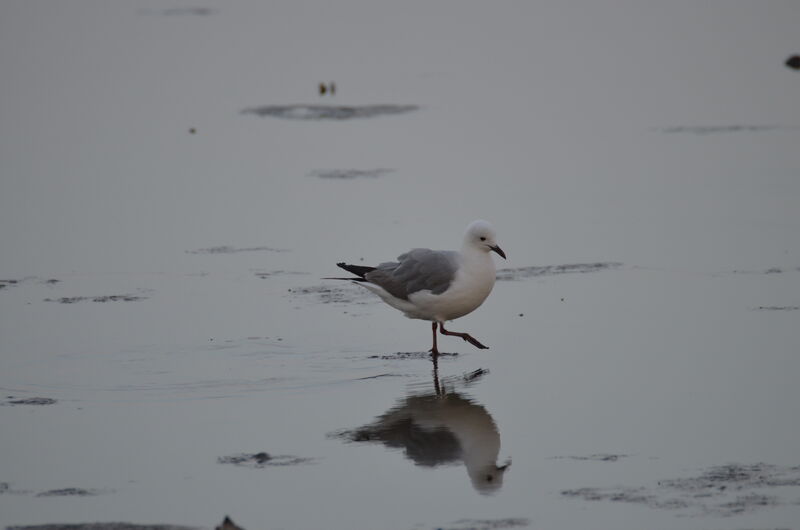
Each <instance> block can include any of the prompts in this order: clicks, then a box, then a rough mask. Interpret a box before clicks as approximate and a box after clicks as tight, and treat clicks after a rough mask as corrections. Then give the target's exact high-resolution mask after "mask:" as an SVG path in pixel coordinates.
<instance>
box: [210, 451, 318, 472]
mask: <svg viewBox="0 0 800 530" xmlns="http://www.w3.org/2000/svg"><path fill="white" fill-rule="evenodd" d="M313 461H314V459H313V458H308V457H301V456H294V455H271V454H269V453H266V452H263V451H262V452H260V453H255V454H249V453H242V454H238V455H231V456H221V457H219V458H217V462H218V463H220V464H233V465H235V466H242V467H250V468H255V469H261V468H264V467H267V466H275V467H283V466H296V465H298V464H310V463H312V462H313Z"/></svg>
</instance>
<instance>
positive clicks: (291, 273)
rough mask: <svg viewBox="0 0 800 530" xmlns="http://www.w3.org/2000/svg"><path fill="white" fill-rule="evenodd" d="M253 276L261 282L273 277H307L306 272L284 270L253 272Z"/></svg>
mask: <svg viewBox="0 0 800 530" xmlns="http://www.w3.org/2000/svg"><path fill="white" fill-rule="evenodd" d="M253 274H255V276H256V277H257V278H261V279H262V280H266V279H267V278H272V277H273V276H306V275H308V273H307V272H300V271H285V270H278V271H253Z"/></svg>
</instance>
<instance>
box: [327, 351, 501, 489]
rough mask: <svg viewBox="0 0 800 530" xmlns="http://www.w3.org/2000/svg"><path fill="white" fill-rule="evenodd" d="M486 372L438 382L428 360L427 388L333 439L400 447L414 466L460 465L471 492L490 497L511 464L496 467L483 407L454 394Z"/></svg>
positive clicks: (493, 438)
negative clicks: (430, 382) (430, 372)
mask: <svg viewBox="0 0 800 530" xmlns="http://www.w3.org/2000/svg"><path fill="white" fill-rule="evenodd" d="M487 373H488V371H486V370H482V369H481V370H476V371H474V372H470V373H468V374H465V375H463V376H460V377H448V378H444V379H442V380H440V379H439V373H438V363H437V361H436V359H434V360H433V389H431V388H430V387H429V386H428V385H426V388H425V389H423V390H422V391H416V392H414V391H412V393H411V394H409V395H408V396H406V397H405V398H403V399H401V400H400V401H399V402H398V403H397V405H395V406H394V407H392V408H391V409H389V410H388V411H387V412H386V413H384V414H382V415H381V416H378V417H377V418H376V419H375V421H373V422H372V423H370V424H368V425H365V426H363V427H359V428H357V429H353V430H347V431H342V432H340V433H339V434H338V436H341V437H342V438H344V439H346V440H349V441H352V442H372V443H381V444H383V445H385V446H387V447H391V448H396V449H403V452H404V453H405V456H406V457H407V458H409V459H410V460H412V461H413V462H414V463H415V464H416V465H418V466H424V467H436V466H440V465H453V464H459V463H463V464H464V465H465V466H466V468H467V474H468V475H469V478H470V481H471V482H472V486H473V487H474V488H475V490H476V491H478V492H479V493H481V494H484V495H486V494H493V493H496V492H497V491H498V490H499V489H500V488H501V487H502V485H503V475H504V474H505V472H506V471H507V470H508V468H509V466H510V465H511V461H510V460H509V461H508V462H507V463H505V464H503V465H497V457H498V453H499V452H500V433H499V432H498V430H497V426H496V425H495V423H494V420H493V419H492V416H491V415H490V414H489V412H488V411H487V410H486V408H485V407H484V406H483V405H480V404H478V403H476V402H475V401H474V400H473V399H471V398H469V397H467V396H466V395H464V394H462V393H459V392H457V391H456V390H455V389H456V388H459V387H466V386H469V385H472V384H474V383H476V382H477V381H478V380H480V379H481V378H482V377H483V376H484V375H486V374H487Z"/></svg>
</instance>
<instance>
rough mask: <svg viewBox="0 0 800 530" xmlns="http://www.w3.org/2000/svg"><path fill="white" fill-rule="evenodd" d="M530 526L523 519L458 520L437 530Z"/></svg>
mask: <svg viewBox="0 0 800 530" xmlns="http://www.w3.org/2000/svg"><path fill="white" fill-rule="evenodd" d="M530 524H531V522H530V520H529V519H526V518H524V517H507V518H505V519H459V520H458V521H455V522H453V523H451V525H452V526H451V525H448V526H444V527H437V530H501V529H503V528H524V527H527V526H529V525H530Z"/></svg>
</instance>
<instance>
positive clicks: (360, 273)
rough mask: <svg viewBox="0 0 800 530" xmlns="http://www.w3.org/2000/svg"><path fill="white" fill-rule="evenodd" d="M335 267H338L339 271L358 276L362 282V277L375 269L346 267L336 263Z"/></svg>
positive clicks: (354, 266)
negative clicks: (342, 270)
mask: <svg viewBox="0 0 800 530" xmlns="http://www.w3.org/2000/svg"><path fill="white" fill-rule="evenodd" d="M336 266H337V267H339V268H340V269H344V270H346V271H347V272H350V273H353V274H355V275H356V276H358V277H359V278H360V279H362V280H364V279H365V278H364V275H365V274H366V273H368V272H371V271H374V270H375V267H365V266H363V265H348V264H347V263H345V262H341V263H337V264H336ZM354 279H355V278H354Z"/></svg>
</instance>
